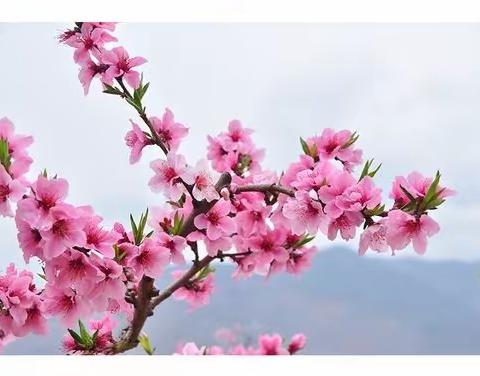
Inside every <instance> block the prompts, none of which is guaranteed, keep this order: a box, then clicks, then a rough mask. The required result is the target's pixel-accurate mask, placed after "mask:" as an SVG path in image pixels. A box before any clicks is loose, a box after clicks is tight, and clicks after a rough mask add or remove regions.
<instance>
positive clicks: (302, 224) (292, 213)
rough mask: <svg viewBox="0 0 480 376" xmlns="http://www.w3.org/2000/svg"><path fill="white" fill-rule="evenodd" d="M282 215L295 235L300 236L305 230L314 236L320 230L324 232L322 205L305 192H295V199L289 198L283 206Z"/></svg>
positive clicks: (325, 218)
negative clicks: (288, 221)
mask: <svg viewBox="0 0 480 376" xmlns="http://www.w3.org/2000/svg"><path fill="white" fill-rule="evenodd" d="M282 212H283V215H284V216H285V217H286V218H287V219H288V220H290V226H291V228H292V231H293V232H294V233H295V234H298V235H300V234H302V233H303V232H305V230H307V231H308V232H309V233H311V234H315V233H316V232H317V231H318V229H319V228H320V229H321V230H322V231H324V230H325V226H326V223H327V219H328V218H327V217H326V216H325V213H324V212H323V209H322V204H321V203H320V202H318V201H315V200H314V199H312V198H311V197H310V196H309V194H308V193H307V192H305V191H297V192H296V193H295V198H289V199H288V200H287V202H286V203H285V205H284V206H283V210H282Z"/></svg>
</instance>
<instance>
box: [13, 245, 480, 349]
mask: <svg viewBox="0 0 480 376" xmlns="http://www.w3.org/2000/svg"><path fill="white" fill-rule="evenodd" d="M232 270H233V269H232V268H231V267H229V266H223V265H218V267H217V271H216V273H215V274H216V288H217V291H216V293H215V294H214V295H213V297H212V301H211V304H210V305H208V306H206V307H203V308H200V309H198V310H196V311H194V312H192V313H190V312H189V311H188V308H187V306H186V305H185V304H184V303H183V302H177V301H175V300H172V299H171V300H169V301H167V302H165V303H164V304H162V305H161V306H159V307H158V308H157V309H156V311H155V315H154V317H153V318H151V319H150V320H149V321H148V324H147V326H146V328H145V329H146V332H147V333H148V334H149V336H150V338H151V342H152V343H153V344H154V346H156V348H157V353H159V354H169V353H172V352H174V351H175V349H176V346H177V345H178V343H179V342H181V341H195V342H197V343H198V344H207V345H210V344H215V343H218V342H216V341H215V338H214V333H215V331H216V330H217V329H219V328H233V327H237V328H240V330H241V332H242V333H243V334H242V335H243V340H246V341H248V340H250V339H251V338H255V336H256V335H257V334H258V333H261V332H279V333H280V334H282V335H284V336H285V337H289V336H291V335H292V334H294V333H296V332H303V333H305V334H306V335H307V336H308V346H307V348H306V350H305V351H304V353H305V354H480V278H479V273H480V263H467V262H458V261H437V262H432V261H423V260H422V259H421V258H416V259H395V260H392V258H391V257H381V256H379V257H359V256H357V255H356V254H355V253H354V252H352V251H351V250H349V249H347V248H339V247H333V248H329V249H327V250H325V251H323V252H321V253H320V254H319V255H317V257H315V259H314V264H313V266H312V268H311V269H310V270H309V271H308V272H306V273H304V274H303V275H301V276H292V275H288V274H281V275H276V276H274V277H272V278H271V279H269V280H265V279H264V278H261V277H254V278H251V279H248V280H241V281H234V280H232V278H231V273H232ZM167 274H168V273H167ZM162 282H163V283H162ZM166 283H168V281H167V279H165V280H164V281H161V282H160V283H159V286H161V285H163V284H166ZM63 333H64V330H63V329H62V328H60V326H59V325H58V324H57V323H55V322H54V323H52V326H51V333H50V335H49V336H47V337H38V336H30V337H28V338H24V339H21V340H18V341H16V342H14V343H12V344H10V345H9V346H7V347H6V348H5V350H4V353H5V354H58V353H59V350H58V349H59V346H60V338H61V336H62V335H63ZM135 352H136V353H141V351H140V350H135V351H134V352H133V353H135Z"/></svg>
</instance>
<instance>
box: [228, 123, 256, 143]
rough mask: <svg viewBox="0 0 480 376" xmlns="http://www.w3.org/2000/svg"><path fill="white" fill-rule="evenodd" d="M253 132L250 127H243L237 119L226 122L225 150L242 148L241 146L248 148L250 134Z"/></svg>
mask: <svg viewBox="0 0 480 376" xmlns="http://www.w3.org/2000/svg"><path fill="white" fill-rule="evenodd" d="M252 133H253V130H252V129H248V128H243V126H242V123H241V122H240V121H239V120H232V121H230V123H228V132H227V133H226V134H225V136H226V137H225V142H224V144H225V148H226V149H227V150H237V149H242V147H245V146H246V147H247V148H249V147H250V146H251V145H252V139H251V138H250V135H251V134H252Z"/></svg>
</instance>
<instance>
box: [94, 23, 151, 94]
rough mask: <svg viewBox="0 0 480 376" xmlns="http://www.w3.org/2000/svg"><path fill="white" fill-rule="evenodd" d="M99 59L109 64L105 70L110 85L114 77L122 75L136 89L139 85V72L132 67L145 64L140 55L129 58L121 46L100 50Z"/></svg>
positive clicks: (145, 60)
mask: <svg viewBox="0 0 480 376" xmlns="http://www.w3.org/2000/svg"><path fill="white" fill-rule="evenodd" d="M95 30H98V29H95ZM100 30H101V29H100ZM101 59H102V63H104V64H108V65H110V67H109V68H108V69H107V71H106V72H105V80H106V83H108V84H109V85H111V84H112V83H113V79H114V78H116V77H122V78H124V79H125V81H127V83H128V84H129V85H130V86H131V87H132V88H134V89H138V87H139V86H140V73H138V72H137V71H134V70H133V69H132V68H135V67H137V66H139V65H142V64H145V63H146V62H147V59H145V58H143V57H140V56H136V57H132V58H130V56H129V55H128V52H127V51H126V50H125V48H123V47H115V48H113V49H112V50H111V51H102V55H101Z"/></svg>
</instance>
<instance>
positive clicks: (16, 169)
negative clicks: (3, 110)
mask: <svg viewBox="0 0 480 376" xmlns="http://www.w3.org/2000/svg"><path fill="white" fill-rule="evenodd" d="M0 140H3V141H6V142H7V146H8V151H9V155H10V166H9V167H8V171H7V172H8V173H9V174H10V176H11V177H12V178H13V179H18V178H20V177H21V176H22V175H24V174H25V173H26V172H27V171H28V169H29V168H30V165H31V164H32V161H33V160H32V158H30V157H29V156H28V154H27V152H26V148H27V147H28V146H30V145H31V144H32V142H33V137H32V136H23V135H17V134H15V132H14V126H13V123H12V122H11V121H10V120H9V119H7V118H6V117H4V118H1V119H0ZM4 167H5V166H4Z"/></svg>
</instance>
